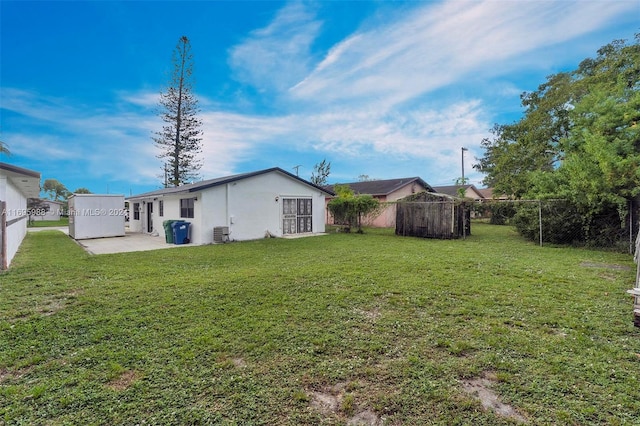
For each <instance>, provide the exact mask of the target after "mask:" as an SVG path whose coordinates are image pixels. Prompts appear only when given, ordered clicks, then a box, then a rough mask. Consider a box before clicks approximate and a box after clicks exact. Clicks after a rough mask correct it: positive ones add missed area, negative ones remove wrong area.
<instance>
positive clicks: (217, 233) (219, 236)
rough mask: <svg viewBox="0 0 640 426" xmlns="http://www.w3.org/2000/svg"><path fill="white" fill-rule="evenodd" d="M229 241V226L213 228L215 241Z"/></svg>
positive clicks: (217, 242) (218, 242)
mask: <svg viewBox="0 0 640 426" xmlns="http://www.w3.org/2000/svg"><path fill="white" fill-rule="evenodd" d="M228 241H229V227H228V226H216V227H214V228H213V242H214V243H216V244H220V243H226V242H228Z"/></svg>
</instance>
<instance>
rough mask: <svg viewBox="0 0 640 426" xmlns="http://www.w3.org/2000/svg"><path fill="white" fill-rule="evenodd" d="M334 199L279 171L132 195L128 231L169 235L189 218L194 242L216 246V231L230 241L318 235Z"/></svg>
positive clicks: (259, 172)
mask: <svg viewBox="0 0 640 426" xmlns="http://www.w3.org/2000/svg"><path fill="white" fill-rule="evenodd" d="M329 195H333V194H332V193H331V192H329V191H327V190H325V189H323V188H321V187H319V186H317V185H314V184H312V183H310V182H308V181H306V180H304V179H301V178H299V177H297V176H295V175H293V174H291V173H289V172H286V171H284V170H282V169H280V168H278V167H274V168H270V169H266V170H260V171H257V172H251V173H243V174H238V175H233V176H227V177H222V178H217V179H210V180H205V181H202V182H197V183H193V184H189V185H182V186H178V187H175V188H165V189H159V190H157V191H151V192H147V193H144V194H139V195H134V196H131V197H128V198H127V201H128V202H129V207H130V218H129V230H130V231H131V232H143V233H149V234H153V235H156V234H157V235H160V236H163V237H164V236H165V235H164V226H163V222H164V221H166V220H184V221H187V222H190V224H191V225H190V233H189V234H190V236H189V239H190V241H191V242H192V243H194V244H210V243H213V242H214V228H215V229H220V228H226V229H225V231H228V232H227V233H225V234H224V235H225V239H226V238H227V236H228V239H229V240H231V241H242V240H253V239H258V238H264V237H269V236H275V237H283V236H291V235H296V234H299V235H311V234H319V233H323V232H324V229H325V223H324V217H325V204H324V200H325V197H326V196H329ZM216 242H218V241H216Z"/></svg>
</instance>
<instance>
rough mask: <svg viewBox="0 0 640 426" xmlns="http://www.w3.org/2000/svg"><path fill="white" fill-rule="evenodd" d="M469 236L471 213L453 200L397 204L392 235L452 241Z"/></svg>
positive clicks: (466, 207)
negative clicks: (393, 233)
mask: <svg viewBox="0 0 640 426" xmlns="http://www.w3.org/2000/svg"><path fill="white" fill-rule="evenodd" d="M470 234H471V213H470V209H469V208H468V206H466V205H465V203H461V202H456V201H427V202H399V203H397V205H396V235H402V236H412V237H422V238H439V239H454V238H461V237H466V236H467V235H470Z"/></svg>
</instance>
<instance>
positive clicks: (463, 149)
mask: <svg viewBox="0 0 640 426" xmlns="http://www.w3.org/2000/svg"><path fill="white" fill-rule="evenodd" d="M460 150H461V157H462V184H463V185H464V184H465V182H466V181H465V180H464V152H465V151H469V150H468V149H467V148H465V147H464V146H463V147H462V148H460Z"/></svg>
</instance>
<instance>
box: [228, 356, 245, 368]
mask: <svg viewBox="0 0 640 426" xmlns="http://www.w3.org/2000/svg"><path fill="white" fill-rule="evenodd" d="M231 362H232V363H233V365H234V366H236V367H238V368H243V367H246V366H247V362H246V361H245V360H244V359H242V358H232V359H231Z"/></svg>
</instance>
